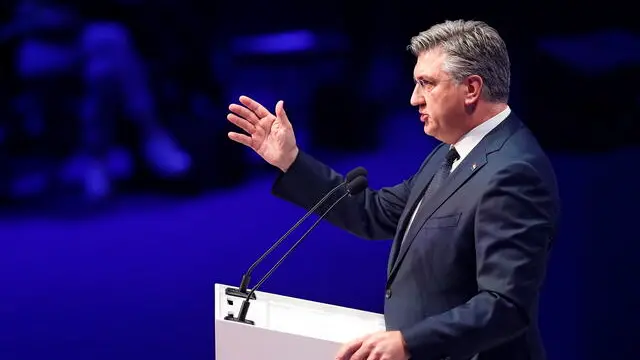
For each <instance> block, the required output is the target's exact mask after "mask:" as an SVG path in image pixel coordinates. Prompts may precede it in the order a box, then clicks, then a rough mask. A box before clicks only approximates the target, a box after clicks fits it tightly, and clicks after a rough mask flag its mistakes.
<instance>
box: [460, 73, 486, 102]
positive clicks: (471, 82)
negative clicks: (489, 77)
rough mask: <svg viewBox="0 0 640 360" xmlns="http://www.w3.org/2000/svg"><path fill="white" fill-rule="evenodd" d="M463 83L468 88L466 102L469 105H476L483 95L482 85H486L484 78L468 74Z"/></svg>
mask: <svg viewBox="0 0 640 360" xmlns="http://www.w3.org/2000/svg"><path fill="white" fill-rule="evenodd" d="M463 85H464V86H465V90H466V93H465V96H464V104H465V105H467V106H472V105H475V104H476V103H477V102H478V100H480V96H481V95H482V85H484V82H483V81H482V78H481V77H480V76H479V75H471V76H468V77H467V78H466V79H465V80H464V84H463Z"/></svg>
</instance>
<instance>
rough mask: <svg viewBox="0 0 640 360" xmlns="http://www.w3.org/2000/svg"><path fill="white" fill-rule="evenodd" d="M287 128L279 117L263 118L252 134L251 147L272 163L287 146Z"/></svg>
mask: <svg viewBox="0 0 640 360" xmlns="http://www.w3.org/2000/svg"><path fill="white" fill-rule="evenodd" d="M286 142H287V129H285V128H284V126H283V125H282V121H281V120H279V119H269V118H266V119H261V120H260V121H259V122H258V126H256V132H255V133H253V134H251V143H252V145H251V148H252V149H254V150H255V151H256V152H257V153H258V154H259V155H260V156H262V157H263V158H264V159H265V160H266V161H267V162H269V163H272V162H273V161H275V160H276V159H277V158H278V157H279V156H280V155H281V154H282V152H283V149H284V148H287V145H288V144H286Z"/></svg>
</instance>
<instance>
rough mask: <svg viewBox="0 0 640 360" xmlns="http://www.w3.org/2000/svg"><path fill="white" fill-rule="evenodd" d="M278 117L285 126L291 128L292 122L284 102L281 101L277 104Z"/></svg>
mask: <svg viewBox="0 0 640 360" xmlns="http://www.w3.org/2000/svg"><path fill="white" fill-rule="evenodd" d="M276 116H277V117H278V118H279V119H280V121H282V122H283V123H284V124H285V125H288V126H291V122H289V117H288V116H287V112H286V111H284V101H282V100H280V101H278V103H277V104H276Z"/></svg>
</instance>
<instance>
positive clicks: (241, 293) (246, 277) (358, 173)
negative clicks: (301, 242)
mask: <svg viewBox="0 0 640 360" xmlns="http://www.w3.org/2000/svg"><path fill="white" fill-rule="evenodd" d="M366 176H367V169H365V168H363V167H362V166H358V167H357V168H355V169H353V170H351V171H349V172H348V173H347V175H346V176H345V180H344V181H343V182H341V183H340V184H339V185H337V186H336V187H334V188H333V189H331V190H330V191H329V192H328V193H327V194H326V195H325V196H324V197H323V198H322V199H320V200H319V201H318V202H317V203H316V204H315V205H314V206H313V207H312V208H311V209H310V210H309V211H307V213H306V214H304V216H303V217H302V218H300V220H298V222H297V223H295V224H294V225H293V226H292V227H291V228H290V229H289V230H288V231H287V232H286V233H285V234H284V235H282V237H280V239H278V240H277V241H276V242H275V243H273V245H271V247H270V248H269V249H267V251H265V252H264V253H263V254H262V255H260V257H259V258H258V260H256V261H255V262H254V263H253V264H251V266H250V267H249V269H247V271H246V272H245V273H244V274H243V275H242V279H241V280H240V286H239V287H238V288H237V289H236V288H227V289H226V290H225V293H226V294H227V295H229V296H236V297H242V298H243V297H245V296H247V295H249V292H248V291H247V288H248V287H249V282H250V281H251V274H252V273H253V270H255V268H256V267H257V266H258V265H259V264H260V263H261V262H262V261H263V260H264V259H265V258H266V257H267V256H269V254H271V253H272V252H273V250H275V249H276V248H277V247H278V246H279V245H280V244H281V243H282V242H283V241H284V240H285V239H286V238H287V237H289V235H290V234H291V233H292V232H293V231H294V230H295V229H297V228H298V226H300V224H302V222H303V221H305V220H306V219H307V218H308V217H309V216H311V214H313V213H314V212H315V211H316V210H317V209H318V208H319V207H320V206H322V204H324V203H325V202H326V201H327V199H329V197H330V196H331V195H333V194H334V193H335V192H336V191H338V189H341V188H342V187H344V186H349V185H348V184H349V183H351V182H353V181H355V180H356V179H358V178H360V177H363V178H365V179H366ZM351 186H353V185H351ZM251 296H253V299H255V298H256V297H255V294H254V293H251Z"/></svg>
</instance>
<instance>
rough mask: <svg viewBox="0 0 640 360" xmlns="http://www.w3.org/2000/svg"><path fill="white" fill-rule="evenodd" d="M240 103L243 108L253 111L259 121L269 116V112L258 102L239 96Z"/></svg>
mask: <svg viewBox="0 0 640 360" xmlns="http://www.w3.org/2000/svg"><path fill="white" fill-rule="evenodd" d="M240 102H241V103H242V104H244V106H246V107H248V108H249V109H251V111H253V112H254V113H255V114H256V115H258V117H259V118H261V119H262V118H265V117H267V116H269V115H271V113H270V112H269V110H267V109H266V108H265V107H264V106H262V104H260V103H259V102H257V101H255V100H253V99H252V98H250V97H248V96H244V95H242V96H240Z"/></svg>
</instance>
